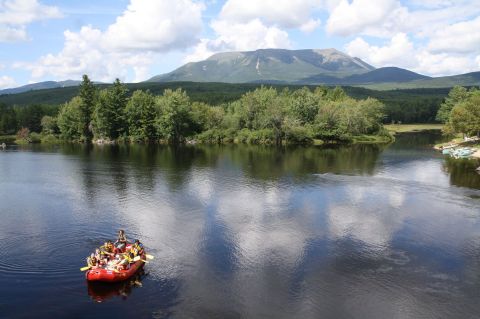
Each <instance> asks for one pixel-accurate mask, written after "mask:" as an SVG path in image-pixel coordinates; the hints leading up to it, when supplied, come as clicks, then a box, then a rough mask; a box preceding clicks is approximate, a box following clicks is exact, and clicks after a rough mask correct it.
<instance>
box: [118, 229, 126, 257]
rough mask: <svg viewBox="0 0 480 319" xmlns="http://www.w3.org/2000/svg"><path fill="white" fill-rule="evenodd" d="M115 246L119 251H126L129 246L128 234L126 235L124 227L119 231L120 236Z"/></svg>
mask: <svg viewBox="0 0 480 319" xmlns="http://www.w3.org/2000/svg"><path fill="white" fill-rule="evenodd" d="M115 247H116V248H117V250H118V251H119V252H124V251H125V248H126V247H127V236H125V231H124V230H123V229H120V230H119V231H118V238H117V241H116V242H115Z"/></svg>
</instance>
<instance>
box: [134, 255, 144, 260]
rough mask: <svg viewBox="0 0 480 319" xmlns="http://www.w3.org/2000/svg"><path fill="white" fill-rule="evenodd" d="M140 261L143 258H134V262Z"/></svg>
mask: <svg viewBox="0 0 480 319" xmlns="http://www.w3.org/2000/svg"><path fill="white" fill-rule="evenodd" d="M140 259H142V257H140V256H137V257H135V258H133V261H139V260H140Z"/></svg>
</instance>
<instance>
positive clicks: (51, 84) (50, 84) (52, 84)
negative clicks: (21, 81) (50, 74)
mask: <svg viewBox="0 0 480 319" xmlns="http://www.w3.org/2000/svg"><path fill="white" fill-rule="evenodd" d="M79 84H80V81H74V80H66V81H59V82H56V81H45V82H38V83H32V84H27V85H24V86H20V87H17V88H12V89H4V90H0V95H1V94H16V93H22V92H28V91H34V90H43V89H54V88H61V87H69V86H77V85H79Z"/></svg>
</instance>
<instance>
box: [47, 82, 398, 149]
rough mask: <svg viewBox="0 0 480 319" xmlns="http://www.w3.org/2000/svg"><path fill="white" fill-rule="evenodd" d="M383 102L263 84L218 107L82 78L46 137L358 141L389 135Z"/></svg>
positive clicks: (181, 94)
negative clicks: (100, 86) (99, 84)
mask: <svg viewBox="0 0 480 319" xmlns="http://www.w3.org/2000/svg"><path fill="white" fill-rule="evenodd" d="M384 117H385V108H384V105H383V104H382V103H381V102H379V101H378V100H376V99H373V98H367V99H361V100H356V99H353V98H351V97H349V96H347V94H346V93H345V91H344V90H343V89H341V88H339V87H336V88H327V87H317V88H316V89H314V90H310V89H309V88H301V89H297V90H294V91H292V90H290V89H288V88H284V89H282V90H277V89H275V88H272V87H264V86H262V87H260V88H257V89H255V90H254V91H250V92H247V93H245V94H243V95H242V96H241V97H240V98H239V99H238V100H235V101H233V102H228V103H222V104H220V105H216V106H212V105H209V104H207V103H203V102H192V101H191V99H190V98H189V96H188V95H187V93H186V92H185V91H184V90H182V89H176V90H172V89H167V90H165V91H164V93H163V94H162V95H154V94H152V93H150V92H149V91H142V90H136V91H134V92H133V93H132V94H131V95H130V94H129V92H128V89H127V87H126V86H125V85H124V84H123V83H121V82H120V81H119V80H118V79H117V80H116V81H115V82H114V83H113V85H112V86H110V87H108V88H105V89H101V90H99V89H98V88H97V87H96V86H94V85H93V83H92V82H91V81H90V79H89V78H88V76H86V75H84V76H83V81H82V84H81V85H80V87H79V93H78V95H77V96H75V97H74V98H72V99H71V100H70V101H69V102H67V103H65V104H64V105H62V106H60V108H59V109H58V112H57V113H56V114H54V112H53V111H52V112H51V113H49V114H45V115H44V116H43V117H42V118H41V120H40V125H41V127H42V132H43V135H44V136H50V137H51V139H53V138H57V137H58V138H59V139H62V140H66V141H78V142H86V143H89V142H91V141H104V142H110V141H117V142H121V141H124V142H145V143H152V142H165V143H174V144H175V143H181V142H185V141H189V140H195V141H198V142H204V143H226V142H241V143H251V144H281V143H293V144H303V143H305V144H308V143H311V142H312V141H313V140H314V139H320V140H323V141H345V142H348V141H351V140H352V138H354V137H355V136H361V135H378V136H382V137H384V138H388V137H389V134H388V132H386V130H385V129H384V128H383V125H382V121H383V119H384Z"/></svg>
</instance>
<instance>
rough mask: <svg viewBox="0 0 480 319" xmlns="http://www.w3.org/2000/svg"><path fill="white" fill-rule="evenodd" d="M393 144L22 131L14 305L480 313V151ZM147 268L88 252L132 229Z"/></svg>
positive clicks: (18, 313)
mask: <svg viewBox="0 0 480 319" xmlns="http://www.w3.org/2000/svg"><path fill="white" fill-rule="evenodd" d="M440 138H441V136H440V135H439V134H438V133H432V132H429V133H428V132H425V133H416V134H403V135H399V136H398V137H397V141H396V142H395V143H394V144H392V145H389V146H376V145H363V146H361V145H356V146H355V145H354V146H344V147H334V148H332V147H330V148H328V147H308V148H301V147H299V148H286V149H285V148H284V149H276V148H272V147H270V148H267V147H253V146H208V147H207V146H205V147H204V146H195V147H193V146H192V147H181V148H176V149H175V148H171V147H147V146H130V147H125V146H123V147H109V146H104V147H98V146H97V147H85V146H78V145H77V146H56V147H45V146H36V147H29V148H20V147H9V148H7V150H6V151H0V318H127V317H128V318H336V319H338V318H369V319H375V318H379V319H380V318H381V319H385V318H435V319H437V318H461V319H469V318H479V316H480V175H478V174H477V173H476V172H475V168H476V167H477V166H478V165H480V163H478V162H474V161H468V160H461V161H454V160H450V159H446V158H444V157H443V156H442V155H441V154H439V153H436V152H434V151H433V150H432V149H431V144H433V143H435V142H436V141H438V140H439V139H440ZM120 228H123V229H125V230H126V233H127V237H129V238H131V239H134V238H139V239H140V240H142V241H143V243H144V244H145V246H146V247H147V249H148V252H149V253H150V254H152V255H154V256H155V259H154V260H151V261H150V262H149V263H148V264H146V266H145V269H144V272H142V273H139V274H138V276H137V278H135V279H134V280H131V281H128V282H126V283H122V284H116V285H90V284H88V283H87V282H86V281H85V277H84V273H82V272H80V271H79V268H80V267H82V266H84V265H85V257H86V256H87V255H88V254H89V253H90V252H91V251H92V250H93V249H94V248H95V247H96V246H99V245H100V244H101V243H102V242H103V241H105V240H106V239H109V238H111V239H114V236H115V233H116V231H117V230H118V229H120Z"/></svg>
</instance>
